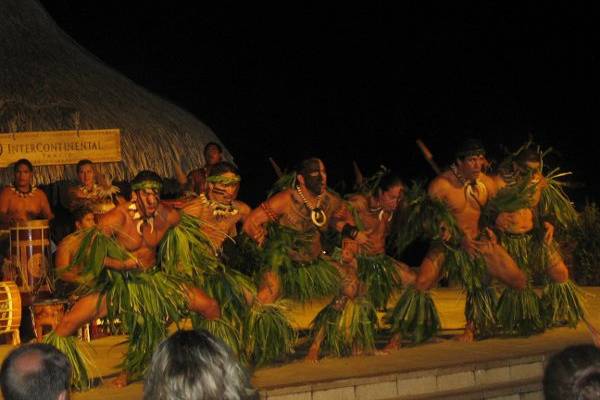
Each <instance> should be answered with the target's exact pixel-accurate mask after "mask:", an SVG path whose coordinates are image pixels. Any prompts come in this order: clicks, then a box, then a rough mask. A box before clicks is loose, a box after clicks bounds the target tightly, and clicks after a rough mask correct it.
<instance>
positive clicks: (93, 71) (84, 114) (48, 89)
mask: <svg viewBox="0 0 600 400" xmlns="http://www.w3.org/2000/svg"><path fill="white" fill-rule="evenodd" d="M0 16H1V23H0V132H3V133H7V132H15V134H16V135H18V134H19V132H23V131H47V130H72V129H77V128H79V129H110V128H119V129H120V130H121V149H122V161H121V162H119V163H106V164H102V166H101V169H102V171H103V172H104V173H105V174H107V175H109V176H112V177H114V178H115V179H116V180H128V179H130V178H131V177H133V176H134V175H135V174H136V173H137V172H139V171H140V170H143V169H151V170H154V171H156V172H158V173H159V174H160V175H162V176H173V174H174V172H173V171H174V170H173V162H181V164H182V166H183V168H184V169H190V168H193V167H198V166H200V165H202V164H203V163H204V159H203V155H202V149H203V147H204V145H205V144H206V143H208V142H210V141H216V142H219V140H218V138H217V137H216V135H215V134H214V133H213V132H212V131H211V130H210V129H209V128H208V127H207V126H206V125H204V124H203V123H202V122H200V121H199V120H198V119H196V118H195V117H194V116H193V115H191V114H190V113H188V112H186V111H185V110H182V109H181V108H179V107H177V106H175V105H173V104H171V103H169V102H168V101H165V100H163V99H161V98H159V97H158V96H156V95H153V94H152V93H150V92H148V91H147V90H145V89H144V88H142V87H140V86H138V85H136V84H135V83H133V82H132V81H130V80H129V79H127V78H126V77H125V76H123V75H121V74H120V73H118V72H117V71H115V70H113V69H111V68H110V67H108V66H106V65H105V64H103V63H102V62H101V61H100V60H99V59H98V58H96V57H95V56H94V55H92V54H90V53H89V52H88V51H86V50H85V49H84V48H82V47H81V46H80V45H78V44H77V43H76V42H75V41H74V40H73V39H72V38H71V37H69V36H68V35H67V34H66V33H65V32H64V31H62V30H61V29H60V28H59V27H58V26H57V25H56V23H55V22H54V21H53V20H52V18H51V17H50V16H49V15H48V13H47V12H46V11H45V10H44V8H43V7H42V6H41V5H40V4H39V3H37V2H36V1H35V0H0ZM225 156H226V158H227V159H231V156H230V154H229V153H228V152H225ZM35 172H36V179H37V183H41V184H48V183H50V182H53V181H58V180H63V179H68V178H73V177H74V173H75V169H74V167H73V166H63V165H52V166H38V167H36V168H35ZM12 179H13V176H12V171H11V170H10V169H9V168H4V169H3V170H2V171H0V180H1V181H2V182H4V183H8V182H10V181H12Z"/></svg>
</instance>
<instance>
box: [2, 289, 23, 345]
mask: <svg viewBox="0 0 600 400" xmlns="http://www.w3.org/2000/svg"><path fill="white" fill-rule="evenodd" d="M19 325H21V295H20V294H19V288H18V287H17V285H16V284H15V283H14V282H10V281H6V282H0V334H1V333H11V334H12V344H19V343H21V339H20V336H19Z"/></svg>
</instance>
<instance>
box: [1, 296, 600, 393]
mask: <svg viewBox="0 0 600 400" xmlns="http://www.w3.org/2000/svg"><path fill="white" fill-rule="evenodd" d="M584 290H585V292H586V294H587V295H586V306H587V309H588V315H589V316H590V319H591V321H592V322H593V323H595V324H596V326H598V325H600V288H596V287H594V288H585V289H584ZM434 300H435V302H436V304H437V306H438V309H439V312H440V317H441V319H442V326H443V328H444V331H443V332H442V336H441V337H440V338H439V339H438V340H436V341H435V342H431V343H426V344H423V345H420V346H415V347H405V348H402V349H401V350H399V351H396V352H393V353H392V354H389V355H379V356H358V357H350V358H343V359H336V358H328V357H326V358H324V359H322V360H321V361H320V362H319V363H316V364H314V363H306V362H303V361H302V357H303V355H304V354H305V353H304V352H305V349H306V345H304V346H300V350H299V352H298V354H296V357H294V359H293V360H291V361H290V362H288V363H285V364H281V365H274V366H269V367H266V368H261V369H258V370H256V371H254V373H253V378H252V382H253V384H254V385H255V387H256V388H258V389H259V390H260V391H261V394H262V397H263V398H267V397H268V398H269V399H272V398H273V399H288V398H289V399H296V398H297V399H300V398H307V399H310V398H313V399H314V398H317V397H319V396H314V395H313V396H312V397H310V392H311V390H316V389H318V388H321V389H327V388H333V387H339V386H340V382H341V383H343V385H347V386H348V385H349V386H352V385H353V381H357V382H358V381H361V382H363V383H364V382H367V383H368V382H378V381H381V380H386V379H387V380H389V379H390V376H392V375H393V376H396V377H397V376H399V374H400V375H402V374H404V375H406V373H411V372H413V371H426V372H427V371H432V373H433V371H438V370H442V369H445V370H447V369H450V370H451V369H452V368H454V367H456V368H458V369H460V367H461V366H464V365H487V366H500V365H502V363H503V362H506V363H507V364H506V365H508V363H509V360H514V359H520V360H525V361H527V360H528V359H529V358H530V359H531V360H539V359H540V357H542V358H544V357H546V356H547V355H548V354H552V353H555V352H557V351H559V350H561V349H562V348H564V347H566V346H568V345H573V344H583V343H590V342H591V339H590V337H589V334H588V333H587V330H586V329H585V326H584V325H583V324H580V326H578V328H577V329H569V328H557V329H553V330H550V331H548V332H545V333H543V334H540V335H537V336H533V337H529V338H518V339H503V338H494V339H487V340H482V341H479V342H475V343H459V342H455V341H452V340H449V339H448V338H449V337H450V335H451V334H452V333H455V332H456V330H457V329H460V328H461V327H462V326H463V324H464V316H463V307H464V296H463V295H461V293H460V291H459V290H455V289H438V290H436V291H434ZM324 304H325V301H321V302H315V303H313V304H310V305H307V306H304V307H301V306H298V307H295V308H294V309H293V310H291V316H292V317H293V318H294V320H295V321H296V323H297V325H298V327H299V328H301V329H302V328H306V327H307V326H308V323H309V322H310V320H311V319H312V317H313V316H314V315H315V314H316V313H317V312H318V310H319V309H320V308H321V307H322V306H323V305H324ZM379 339H380V341H381V343H380V344H381V345H383V344H384V343H385V340H386V339H387V337H385V336H382V337H380V338H379ZM123 340H124V337H121V336H113V337H106V338H102V339H98V340H94V341H92V342H91V345H92V348H93V349H94V351H95V355H96V362H97V367H98V370H97V371H96V374H97V375H98V376H101V377H103V381H104V384H102V385H101V386H99V387H97V388H95V389H92V390H90V391H88V392H85V393H75V394H74V395H73V398H74V399H76V400H78V399H108V398H110V399H141V398H142V384H141V382H136V383H133V384H131V385H129V386H128V387H126V388H124V389H113V388H111V387H110V385H109V384H110V380H111V379H112V377H113V376H115V375H116V373H117V372H118V371H117V369H116V368H115V367H116V366H117V365H118V364H119V362H120V359H121V355H122V353H123V351H124V350H125V347H126V346H125V345H124V344H123ZM11 348H12V346H9V345H3V346H0V359H4V357H5V355H6V353H7V352H9V351H10V349H11ZM458 369H457V371H458ZM538 369H539V368H538ZM538 372H539V371H538ZM421 375H422V374H421ZM406 376H410V374H409V375H406ZM519 377H521V376H519ZM343 385H342V386H343ZM394 385H395V384H394ZM355 386H356V385H355ZM331 390H333V389H331ZM302 392H304V393H307V392H308V394H309V396H308V397H307V396H306V395H300V393H302ZM286 393H289V394H286ZM294 393H296V395H294ZM354 393H358V392H357V391H356V390H354ZM394 393H396V395H397V393H398V392H397V391H396V392H394ZM332 395H333V392H332ZM392 397H393V396H392ZM319 398H328V396H326V397H319ZM331 398H333V397H331ZM335 398H347V397H345V396H341V397H340V396H337V395H336V396H335ZM351 398H369V396H359V395H358V394H356V395H352V397H351Z"/></svg>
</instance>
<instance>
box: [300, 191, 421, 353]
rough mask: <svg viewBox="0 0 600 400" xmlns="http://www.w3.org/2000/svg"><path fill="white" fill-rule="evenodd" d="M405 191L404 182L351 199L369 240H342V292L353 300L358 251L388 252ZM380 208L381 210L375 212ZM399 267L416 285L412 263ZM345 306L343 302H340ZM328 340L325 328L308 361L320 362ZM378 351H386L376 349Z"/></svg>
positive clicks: (405, 278)
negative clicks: (387, 241) (393, 220)
mask: <svg viewBox="0 0 600 400" xmlns="http://www.w3.org/2000/svg"><path fill="white" fill-rule="evenodd" d="M403 194H404V187H403V186H402V185H400V184H398V185H394V186H392V187H390V188H389V189H388V190H386V191H384V192H382V191H379V192H378V193H377V195H376V196H365V195H361V194H357V195H354V196H352V197H350V198H349V199H348V201H349V202H350V204H351V205H352V207H354V209H355V210H356V211H357V212H358V215H359V218H360V220H361V221H362V223H363V225H364V231H363V232H364V233H365V235H366V237H367V239H368V240H366V241H364V242H363V243H362V244H360V245H358V244H357V243H352V241H349V240H347V239H345V240H344V241H343V243H342V261H343V263H342V266H343V267H344V269H343V270H342V271H343V274H342V280H346V282H344V284H343V285H342V294H343V295H345V296H347V297H348V298H350V299H354V298H355V297H356V295H357V294H358V292H359V290H361V288H360V282H359V280H358V276H357V273H358V265H357V262H356V257H355V256H356V253H359V254H366V255H378V254H384V253H385V239H386V237H387V235H388V234H389V233H390V223H391V221H390V220H389V219H390V218H391V216H392V215H393V213H394V212H395V211H396V208H397V207H398V205H399V204H400V201H401V200H402V197H403ZM374 209H376V210H377V211H372V210H374ZM380 210H382V211H383V213H382V218H381V219H379V211H380ZM395 264H396V269H397V271H398V274H399V276H400V279H401V281H402V283H404V284H405V285H406V284H412V283H414V281H415V274H414V272H412V271H411V270H410V268H409V267H408V265H406V264H404V263H401V262H399V261H395ZM340 306H342V305H340ZM324 339H325V330H324V329H321V330H320V331H319V332H317V334H316V336H315V339H314V340H313V343H312V344H311V346H310V348H309V350H308V354H307V355H306V357H305V360H306V361H309V362H313V363H314V362H317V361H318V359H319V351H320V349H321V344H322V342H323V340H324ZM360 353H361V349H358V348H355V349H353V354H354V355H357V354H360ZM376 354H384V353H381V352H376Z"/></svg>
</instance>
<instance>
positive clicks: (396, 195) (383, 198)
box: [348, 184, 415, 285]
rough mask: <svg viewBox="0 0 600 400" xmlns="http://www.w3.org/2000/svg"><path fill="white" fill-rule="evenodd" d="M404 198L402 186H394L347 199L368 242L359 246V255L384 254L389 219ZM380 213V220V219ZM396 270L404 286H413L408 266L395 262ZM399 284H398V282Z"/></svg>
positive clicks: (389, 223) (412, 273) (411, 273)
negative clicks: (371, 193) (374, 193)
mask: <svg viewBox="0 0 600 400" xmlns="http://www.w3.org/2000/svg"><path fill="white" fill-rule="evenodd" d="M403 197H404V186H402V185H401V184H398V185H394V186H392V187H390V188H389V189H388V190H386V191H381V190H380V189H379V190H378V192H377V194H376V195H374V196H365V195H361V194H357V195H353V196H352V197H350V198H349V199H348V201H349V202H350V204H351V205H352V207H353V208H354V209H355V210H356V211H357V212H358V216H359V218H360V220H361V221H362V223H363V225H364V231H365V233H366V234H367V236H368V238H369V241H368V242H367V243H366V244H365V245H362V246H360V249H359V253H361V254H365V255H373V256H374V255H379V254H385V241H386V238H387V236H388V235H389V233H390V228H391V221H390V220H391V217H392V216H393V214H394V212H395V211H396V209H397V208H398V205H399V204H400V202H401V201H402V198H403ZM380 212H381V219H380ZM395 264H396V269H397V271H398V274H399V275H400V278H401V281H402V282H401V283H402V284H404V285H410V284H413V283H414V281H415V274H414V272H412V271H411V270H410V268H409V267H408V265H406V264H404V263H402V262H400V261H395ZM399 283H400V282H399Z"/></svg>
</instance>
